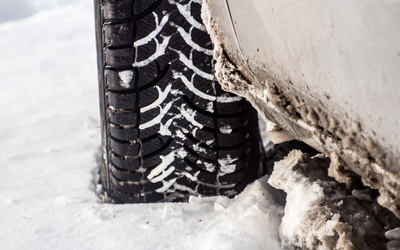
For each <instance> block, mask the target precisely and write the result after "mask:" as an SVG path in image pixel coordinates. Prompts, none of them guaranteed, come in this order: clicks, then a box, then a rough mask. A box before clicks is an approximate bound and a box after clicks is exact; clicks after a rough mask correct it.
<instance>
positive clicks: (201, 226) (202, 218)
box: [0, 0, 283, 250]
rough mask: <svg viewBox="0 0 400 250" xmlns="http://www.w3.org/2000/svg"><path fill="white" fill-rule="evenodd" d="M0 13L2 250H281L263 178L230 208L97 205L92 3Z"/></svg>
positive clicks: (23, 0) (23, 2)
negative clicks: (0, 50)
mask: <svg viewBox="0 0 400 250" xmlns="http://www.w3.org/2000/svg"><path fill="white" fill-rule="evenodd" d="M0 4H1V6H2V7H1V8H0V46H1V47H2V48H3V49H2V53H1V60H0V75H1V86H2V89H1V92H0V105H1V107H2V112H0V120H1V121H2V122H1V123H0V150H1V152H2V154H1V155H0V168H1V172H2V174H1V177H0V178H1V183H2V185H1V187H0V190H1V191H0V193H1V196H0V221H1V224H0V249H152V250H153V249H227V250H228V249H229V250H232V249H240V250H241V249H280V243H279V235H278V228H279V224H280V220H281V217H282V211H283V209H282V207H280V206H278V205H276V204H275V202H274V201H273V198H272V196H271V195H270V194H269V192H268V185H267V184H266V181H265V178H264V179H261V180H259V181H256V182H255V183H254V184H252V185H250V186H249V187H248V188H247V189H246V190H245V191H244V192H243V193H242V194H240V195H239V196H237V197H236V198H234V199H232V200H229V199H227V198H222V197H219V198H217V197H216V198H214V197H212V198H202V197H192V198H191V199H190V202H189V203H173V204H170V203H164V204H142V205H137V204H134V205H131V204H129V205H114V204H101V203H99V198H98V196H97V195H96V192H95V191H96V189H97V188H98V187H97V186H96V178H97V169H98V166H99V159H100V148H101V147H100V136H99V134H100V129H99V110H98V98H97V97H98V90H97V71H96V55H95V35H94V17H93V6H92V5H93V1H92V0H81V1H78V0H69V1H63V0H53V1H51V0H47V1H44V0H43V1H37V0H35V1H28V0H18V1H16V0H0Z"/></svg>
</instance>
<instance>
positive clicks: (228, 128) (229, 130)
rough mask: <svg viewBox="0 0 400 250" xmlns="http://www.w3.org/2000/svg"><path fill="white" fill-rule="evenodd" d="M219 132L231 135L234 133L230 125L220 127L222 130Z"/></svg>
mask: <svg viewBox="0 0 400 250" xmlns="http://www.w3.org/2000/svg"><path fill="white" fill-rule="evenodd" d="M219 131H220V132H221V133H223V134H230V133H232V128H231V126H229V125H225V126H223V127H220V128H219Z"/></svg>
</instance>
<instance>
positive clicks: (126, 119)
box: [107, 109, 138, 126]
mask: <svg viewBox="0 0 400 250" xmlns="http://www.w3.org/2000/svg"><path fill="white" fill-rule="evenodd" d="M107 113H108V120H109V121H110V122H112V123H114V124H118V125H121V126H136V123H137V119H138V117H137V113H136V112H121V111H116V110H112V109H108V110H107Z"/></svg>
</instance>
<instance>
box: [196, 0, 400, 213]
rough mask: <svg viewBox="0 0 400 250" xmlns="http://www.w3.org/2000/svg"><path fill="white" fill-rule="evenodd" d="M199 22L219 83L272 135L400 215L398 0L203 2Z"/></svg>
mask: <svg viewBox="0 0 400 250" xmlns="http://www.w3.org/2000/svg"><path fill="white" fill-rule="evenodd" d="M202 18H203V20H204V21H205V23H206V26H207V29H208V31H209V33H210V34H211V37H212V40H213V43H214V46H215V48H214V58H215V60H216V75H217V78H218V80H219V82H220V83H221V84H222V85H223V87H224V88H225V89H226V90H228V91H231V92H234V93H236V94H239V95H241V96H244V97H246V98H247V99H248V100H250V101H251V102H252V104H253V105H254V107H256V109H258V111H259V113H260V114H262V116H263V117H264V118H265V119H266V120H267V121H268V123H269V124H268V133H269V136H270V138H271V139H272V140H273V141H274V142H282V141H286V140H291V139H298V140H302V141H304V142H306V143H307V144H309V145H310V146H312V147H314V148H315V149H318V150H319V151H320V152H323V153H324V154H325V155H327V156H329V157H330V158H331V165H330V168H329V174H330V176H332V177H334V178H335V179H336V180H337V181H339V182H343V183H348V182H350V181H351V176H354V175H356V176H359V177H361V179H362V182H363V183H364V184H365V185H367V186H369V187H372V188H374V189H377V190H379V192H380V197H379V199H378V202H379V203H380V204H381V205H383V206H384V207H387V208H389V209H390V210H391V211H392V212H394V213H395V214H396V216H397V217H400V196H399V195H398V190H399V183H400V178H399V177H400V167H399V166H400V154H399V152H400V143H399V135H400V132H399V130H398V127H399V123H400V110H399V108H398V105H397V104H398V100H399V99H400V89H399V86H398V83H399V80H400V70H399V69H400V30H399V27H400V26H399V24H400V3H399V2H393V1H379V2H376V1H367V2H365V1H353V2H351V3H346V4H345V5H344V4H342V3H341V2H337V1H301V2H299V1H290V0H285V1H274V0H268V1H240V0H224V1H211V0H206V1H204V4H203V9H202Z"/></svg>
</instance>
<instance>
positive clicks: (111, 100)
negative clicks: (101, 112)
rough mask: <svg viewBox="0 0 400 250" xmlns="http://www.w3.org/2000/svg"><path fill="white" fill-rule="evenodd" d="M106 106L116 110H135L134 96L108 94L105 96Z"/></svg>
mask: <svg viewBox="0 0 400 250" xmlns="http://www.w3.org/2000/svg"><path fill="white" fill-rule="evenodd" d="M107 100H108V105H109V106H112V107H114V108H116V109H135V108H136V94H135V93H133V94H121V93H113V92H108V94H107Z"/></svg>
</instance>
